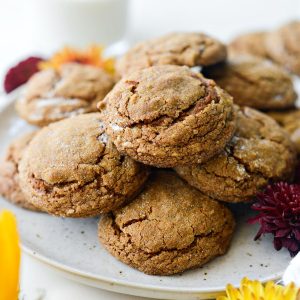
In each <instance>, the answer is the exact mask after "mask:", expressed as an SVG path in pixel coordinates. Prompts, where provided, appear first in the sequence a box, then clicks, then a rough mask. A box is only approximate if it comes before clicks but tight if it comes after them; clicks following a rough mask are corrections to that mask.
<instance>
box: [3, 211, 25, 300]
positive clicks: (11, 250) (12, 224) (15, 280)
mask: <svg viewBox="0 0 300 300" xmlns="http://www.w3.org/2000/svg"><path fill="white" fill-rule="evenodd" d="M19 268H20V246H19V236H18V232H17V222H16V219H15V217H14V215H13V214H12V213H11V212H9V211H3V212H2V213H1V214H0V299H1V300H2V299H3V300H4V299H9V300H17V299H18V293H19Z"/></svg>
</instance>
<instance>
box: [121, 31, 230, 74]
mask: <svg viewBox="0 0 300 300" xmlns="http://www.w3.org/2000/svg"><path fill="white" fill-rule="evenodd" d="M226 56H227V50H226V46H225V45H224V44H222V43H221V42H219V41H218V40H216V39H214V38H211V37H210V36H208V35H206V34H203V33H171V34H168V35H165V36H162V37H159V38H155V39H152V40H148V41H144V42H141V43H139V44H137V45H136V46H134V47H133V48H131V49H130V50H129V51H128V52H127V53H126V54H125V55H124V56H123V57H121V58H120V59H119V60H118V62H117V64H116V71H117V73H118V74H120V75H122V76H124V75H125V74H128V73H131V72H133V71H136V70H140V69H143V68H147V67H151V66H157V65H179V66H189V67H195V66H208V65H212V64H215V63H218V62H221V61H224V60H225V59H226Z"/></svg>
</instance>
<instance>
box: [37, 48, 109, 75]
mask: <svg viewBox="0 0 300 300" xmlns="http://www.w3.org/2000/svg"><path fill="white" fill-rule="evenodd" d="M102 56H103V47H100V46H96V45H94V46H91V47H89V48H88V49H86V50H85V51H80V50H77V49H73V48H70V47H65V48H63V49H62V50H61V51H58V52H56V53H55V54H54V55H53V56H52V58H50V59H49V60H47V61H43V62H41V63H40V64H39V68H40V69H41V70H44V69H55V70H58V69H59V68H60V66H61V65H62V64H65V63H69V62H77V63H80V64H87V65H92V66H95V67H99V68H102V69H104V70H105V71H106V72H108V73H111V74H113V73H114V63H115V61H114V59H113V58H107V59H104V58H103V57H102Z"/></svg>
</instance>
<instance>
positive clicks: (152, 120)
mask: <svg viewBox="0 0 300 300" xmlns="http://www.w3.org/2000/svg"><path fill="white" fill-rule="evenodd" d="M226 53H227V51H226V47H225V45H223V44H222V43H221V42H219V41H217V40H215V39H213V38H211V37H209V36H207V35H205V34H202V33H182V34H171V35H167V36H164V37H161V38H158V39H155V40H151V41H146V42H143V43H141V44H139V45H137V46H135V47H134V48H132V49H131V50H130V51H129V52H128V53H127V54H125V55H124V57H122V58H121V59H120V60H119V62H118V64H117V71H118V75H119V77H120V78H121V79H120V81H119V82H118V83H117V84H116V85H115V86H114V87H113V88H112V90H111V91H110V92H109V93H108V94H107V95H106V96H105V97H103V93H102V92H101V93H100V92H98V91H99V87H100V86H101V84H98V83H97V84H95V81H96V79H95V77H94V76H92V79H87V80H86V78H90V77H89V74H88V73H89V72H88V73H84V74H85V76H84V77H83V79H82V82H81V81H80V79H78V77H76V76H75V75H74V76H75V77H76V78H77V80H76V81H75V82H73V81H72V79H70V78H74V77H72V76H71V77H70V78H69V77H68V78H69V80H66V79H65V76H67V75H64V73H61V74H60V75H57V74H56V75H55V76H56V77H55V78H56V79H55V80H54V81H53V79H52V77H51V80H50V79H49V78H48V77H47V76H49V75H47V74H46V75H47V76H46V75H43V76H45V77H46V78H48V79H47V80H46V81H44V80H45V77H43V76H41V75H40V74H38V75H36V76H35V77H34V78H33V79H32V80H31V82H29V84H28V85H27V89H26V92H25V95H23V97H22V99H21V100H19V101H20V103H19V104H18V107H19V111H23V109H22V108H20V107H21V105H25V106H26V105H29V104H28V103H32V105H33V104H34V105H33V106H32V107H33V108H34V109H38V114H37V115H38V117H39V118H37V117H36V115H34V114H33V115H31V118H29V117H27V119H28V120H29V119H31V120H32V119H39V121H38V122H37V123H38V124H44V123H50V119H51V120H53V121H57V118H61V119H63V117H67V116H69V115H70V114H64V113H63V114H59V116H58V117H57V115H56V114H51V118H50V117H49V114H48V113H47V112H51V113H53V112H55V111H60V112H62V111H61V108H62V107H64V105H63V104H64V103H67V102H69V104H70V101H71V102H72V100H74V99H77V100H80V99H81V97H83V98H84V99H86V100H85V102H88V103H92V104H91V105H90V107H92V108H91V109H93V107H94V103H95V101H97V102H98V108H99V110H100V112H94V113H88V114H86V111H80V110H78V109H76V110H73V109H72V110H71V111H72V112H74V114H76V115H77V114H79V115H77V116H73V117H72V118H67V119H65V120H61V121H59V122H54V123H52V124H50V125H48V126H46V127H44V128H42V129H40V130H39V131H38V132H36V133H34V134H33V135H31V136H27V137H26V138H24V139H25V141H22V140H21V141H20V140H18V141H16V142H14V143H13V144H12V145H11V146H10V148H9V149H8V153H7V156H6V157H5V162H4V163H3V164H2V165H1V166H2V169H1V170H0V192H1V193H2V194H4V195H5V196H6V197H7V198H8V199H10V200H11V201H13V202H15V203H17V204H21V205H22V206H24V207H27V208H30V209H35V210H41V211H43V212H47V213H50V214H52V215H56V216H62V217H89V216H96V215H99V214H104V215H103V216H102V217H101V220H100V223H99V238H100V241H101V242H102V244H103V245H104V247H105V248H106V249H107V250H108V251H109V252H110V253H111V254H112V255H114V256H115V257H116V258H118V259H120V260H121V261H123V262H124V263H126V264H129V265H131V266H133V267H135V268H137V269H139V270H141V271H143V272H145V273H148V274H155V275H170V274H175V273H179V272H183V271H184V270H187V269H190V268H195V267H198V266H201V265H203V264H204V263H206V262H208V261H209V260H211V259H213V258H214V257H216V256H219V255H222V254H224V253H225V252H226V251H227V250H228V248H229V245H230V241H231V238H232V235H233V233H234V227H235V221H234V217H233V215H232V213H231V211H230V210H229V208H227V206H226V202H231V203H236V202H248V201H250V200H251V199H253V198H254V197H255V195H256V194H257V192H258V191H260V190H262V189H264V188H265V187H266V186H267V185H268V183H270V182H274V181H279V180H290V179H291V178H292V176H293V173H294V168H295V162H296V152H295V147H294V144H293V143H292V142H291V140H290V138H289V136H288V135H287V133H286V132H285V131H284V130H283V129H282V128H281V127H280V126H279V125H278V124H277V123H276V122H275V121H274V120H273V119H272V118H270V117H269V116H267V115H266V114H264V113H262V112H259V111H257V110H255V109H252V108H249V107H244V106H243V107H240V106H238V105H237V104H234V101H233V98H232V96H231V95H230V94H228V93H227V92H226V91H225V90H223V89H222V88H221V87H219V86H218V85H217V84H216V83H215V82H214V81H213V80H211V79H207V78H205V77H204V76H203V75H202V74H201V73H199V72H198V71H195V70H193V69H191V68H192V67H200V68H203V70H204V71H205V70H208V69H209V70H210V71H209V72H214V71H213V68H218V67H216V66H218V65H219V66H220V64H221V63H224V61H225V60H226ZM211 65H215V66H214V67H211ZM267 67H269V66H267ZM68 68H70V66H68V67H67V69H68ZM72 68H75V67H74V65H73V66H72ZM76 68H83V67H82V66H78V65H76ZM211 68H212V69H211ZM261 68H264V65H262V66H261ZM271 68H275V67H273V66H272V67H271ZM276 68H277V67H276ZM258 69H259V68H258ZM68 70H69V71H70V69H68ZM205 72H208V71H205ZM272 72H273V71H272V70H270V74H273V73H272ZM274 72H275V71H274ZM67 74H70V73H69V72H67ZM205 74H206V73H205ZM232 74H233V77H234V76H235V74H236V73H235V72H233V73H232ZM281 75H282V74H281ZM39 76H41V77H40V78H42V79H41V81H40V82H39V83H36V86H35V88H33V87H34V85H33V83H32V82H33V81H34V80H36V78H37V77H39ZM57 76H58V77H57ZM68 76H69V75H68ZM274 76H275V75H274ZM282 76H288V75H285V74H284V75H282ZM96 78H98V77H97V76H96ZM282 78H285V77H282ZM282 78H281V79H280V80H285V79H282ZM99 80H100V77H99ZM105 81H106V80H105ZM270 81H271V83H270V84H273V83H272V80H270ZM286 81H287V82H286V84H287V87H288V88H290V85H291V89H292V84H291V82H289V80H288V79H286ZM72 82H73V83H72ZM246 82H247V80H246ZM267 82H268V79H266V82H265V83H263V85H267ZM53 83H54V84H53ZM253 84H254V85H255V84H256V81H254V82H253ZM258 84H260V81H259V80H258ZM275 85H276V84H275ZM66 86H67V87H66ZM267 86H268V85H267ZM238 88H239V89H241V87H238ZM30 89H31V93H29V92H28V90H30ZM87 90H88V91H89V92H91V93H92V95H93V96H90V97H87V96H86V95H87ZM62 91H63V92H62ZM75 91H76V92H75ZM252 91H253V93H254V92H256V89H255V88H253V89H252ZM262 93H263V89H262V90H260V91H258V93H257V94H256V97H258V95H262ZM272 93H275V92H274V91H273V89H272V88H271V87H270V86H268V89H267V91H266V94H268V95H271V94H272ZM284 93H285V94H284V95H287V97H289V100H288V102H289V103H290V102H293V101H294V100H291V99H290V98H293V97H294V92H293V89H292V90H291V91H286V88H284ZM28 95H30V96H28ZM83 95H85V96H83ZM57 97H58V99H59V101H58V103H57V105H58V106H53V102H55V101H56V100H57ZM270 97H273V94H272V96H270ZM24 99H27V100H26V101H25V100H24ZM51 99H52V100H53V101H52V100H51ZM55 99H56V100H55ZM87 99H88V100H87ZM234 99H236V98H234ZM48 101H50V104H49V110H48V108H47V109H46V110H45V107H48V106H47V105H48ZM65 101H66V102H65ZM253 101H254V100H253ZM259 101H260V100H259V99H258V100H257V99H256V102H257V103H258V102H259ZM271 102H272V101H270V103H271ZM279 102H282V101H281V100H280V99H279ZM26 103H27V104H26ZM41 103H42V105H41ZM235 103H239V102H238V101H236V100H235ZM41 108H42V110H40V109H41ZM24 111H25V109H24ZM28 111H33V110H31V109H29V110H28ZM41 112H43V113H41ZM81 113H85V114H81ZM46 114H47V116H46ZM72 114H73V113H72ZM32 116H33V118H32ZM44 118H45V120H46V121H45V122H44V121H43V120H44ZM162 168H164V169H163V170H162ZM7 181H8V182H9V186H8V185H7V184H6V183H5V182H7Z"/></svg>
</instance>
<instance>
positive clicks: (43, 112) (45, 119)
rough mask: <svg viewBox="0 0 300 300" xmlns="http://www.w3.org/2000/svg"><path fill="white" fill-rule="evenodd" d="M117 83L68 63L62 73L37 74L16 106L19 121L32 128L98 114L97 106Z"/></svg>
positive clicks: (94, 69)
mask: <svg viewBox="0 0 300 300" xmlns="http://www.w3.org/2000/svg"><path fill="white" fill-rule="evenodd" d="M113 85H114V79H113V77H112V76H111V75H109V74H108V73H106V72H105V71H103V70H102V69H100V68H97V67H93V66H89V65H83V64H77V63H69V64H65V65H62V66H61V68H60V70H59V71H55V70H52V69H49V70H44V71H40V72H38V73H37V74H35V75H34V76H33V77H32V78H31V79H30V80H29V82H28V83H27V84H26V86H25V90H24V92H23V94H22V95H21V97H20V98H19V99H18V101H17V104H16V109H17V112H18V113H19V115H20V117H21V118H23V119H25V120H26V121H27V122H29V123H30V124H33V125H38V126H45V125H48V124H50V123H53V122H56V121H59V120H62V119H65V118H68V117H71V116H75V115H79V114H83V113H88V112H93V111H97V108H96V105H97V102H98V101H100V100H102V99H103V98H104V96H105V95H106V94H107V93H108V92H109V91H110V90H111V89H112V87H113Z"/></svg>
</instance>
